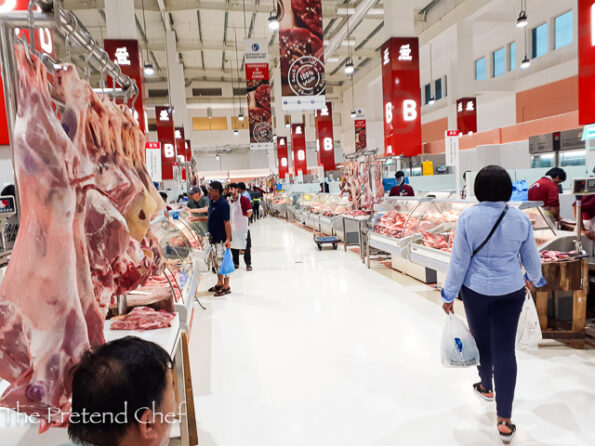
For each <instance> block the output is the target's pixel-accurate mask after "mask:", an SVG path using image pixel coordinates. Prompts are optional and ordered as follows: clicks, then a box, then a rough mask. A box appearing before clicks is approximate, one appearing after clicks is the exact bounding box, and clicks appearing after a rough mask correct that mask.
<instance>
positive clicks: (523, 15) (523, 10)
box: [516, 0, 529, 28]
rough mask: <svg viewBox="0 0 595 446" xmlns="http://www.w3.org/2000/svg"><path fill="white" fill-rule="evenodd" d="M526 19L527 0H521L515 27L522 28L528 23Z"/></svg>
mask: <svg viewBox="0 0 595 446" xmlns="http://www.w3.org/2000/svg"><path fill="white" fill-rule="evenodd" d="M528 23H529V22H528V21H527V1H526V0H525V1H523V0H521V12H519V18H518V19H516V27H517V28H524V27H526V26H527V25H528Z"/></svg>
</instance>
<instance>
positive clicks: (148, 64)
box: [144, 61, 155, 76]
mask: <svg viewBox="0 0 595 446" xmlns="http://www.w3.org/2000/svg"><path fill="white" fill-rule="evenodd" d="M144 69H145V76H153V75H154V74H155V69H154V68H153V64H152V63H151V62H148V61H147V62H145V66H144Z"/></svg>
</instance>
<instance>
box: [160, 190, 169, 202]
mask: <svg viewBox="0 0 595 446" xmlns="http://www.w3.org/2000/svg"><path fill="white" fill-rule="evenodd" d="M159 195H161V198H163V199H164V200H165V201H167V194H166V193H165V192H163V191H160V192H159Z"/></svg>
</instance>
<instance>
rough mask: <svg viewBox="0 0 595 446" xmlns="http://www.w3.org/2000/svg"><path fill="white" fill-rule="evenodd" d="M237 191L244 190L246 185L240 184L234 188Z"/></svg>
mask: <svg viewBox="0 0 595 446" xmlns="http://www.w3.org/2000/svg"><path fill="white" fill-rule="evenodd" d="M236 187H237V188H238V189H239V190H246V183H243V182H240V183H238V184H237V186H236Z"/></svg>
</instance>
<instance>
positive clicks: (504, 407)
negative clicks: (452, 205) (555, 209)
mask: <svg viewBox="0 0 595 446" xmlns="http://www.w3.org/2000/svg"><path fill="white" fill-rule="evenodd" d="M474 191H475V196H476V197H477V199H478V200H479V204H477V205H475V206H473V207H471V208H469V209H466V210H465V211H463V213H462V214H461V216H460V217H459V220H458V222H457V228H456V232H455V239H454V244H453V249H452V255H451V261H450V265H449V268H448V275H447V277H446V280H445V282H444V287H443V289H442V299H443V300H444V305H443V308H444V311H445V312H446V314H447V315H449V321H450V322H449V324H450V323H452V318H453V316H451V313H453V312H454V310H453V304H454V300H455V298H456V297H457V296H458V295H459V294H460V295H461V297H462V299H463V304H464V306H465V313H466V314H467V321H468V323H469V329H470V331H471V334H472V335H473V337H474V339H475V343H476V344H477V349H478V350H479V359H480V362H481V363H480V365H478V366H477V369H478V371H479V376H480V378H481V381H480V382H478V383H476V384H474V385H473V390H474V392H476V394H477V395H478V396H480V397H481V398H482V399H484V400H487V401H493V400H494V391H493V390H492V389H494V387H493V386H492V379H493V380H494V382H495V385H496V386H495V389H494V390H495V391H496V395H495V399H496V406H497V416H498V420H497V429H498V435H499V436H500V438H501V439H502V441H504V442H505V443H508V442H510V441H511V440H512V438H513V437H514V435H515V432H516V426H515V425H514V424H512V421H511V415H512V402H513V399H514V391H515V386H516V376H517V363H516V355H515V338H516V332H517V326H518V323H519V317H520V314H521V309H522V308H523V303H524V300H525V285H527V286H528V287H530V288H532V287H533V286H537V287H541V286H543V285H545V280H544V278H543V276H542V272H541V259H540V256H539V252H538V250H537V245H536V243H535V237H534V235H533V228H532V226H531V222H530V221H529V218H528V217H527V215H526V214H525V213H524V212H522V211H520V210H519V209H516V208H513V207H509V206H508V204H507V202H508V201H509V200H510V196H511V194H512V181H511V179H510V176H509V175H508V173H507V172H506V170H504V169H503V168H502V167H500V166H487V167H484V168H483V169H481V170H480V171H479V173H478V174H477V176H476V178H475V185H474ZM522 267H524V268H525V271H526V275H525V276H523V272H522ZM454 342H456V341H454V340H453V343H454ZM448 345H449V346H450V343H449V344H448ZM451 347H452V348H451V350H450V351H455V352H456V347H457V346H451ZM458 347H459V348H460V349H461V350H463V349H464V348H465V345H464V343H463V342H461V345H458ZM444 354H445V352H444V349H443V355H444ZM446 354H452V353H448V352H446ZM462 361H463V362H464V361H465V358H464V357H463V358H462Z"/></svg>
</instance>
